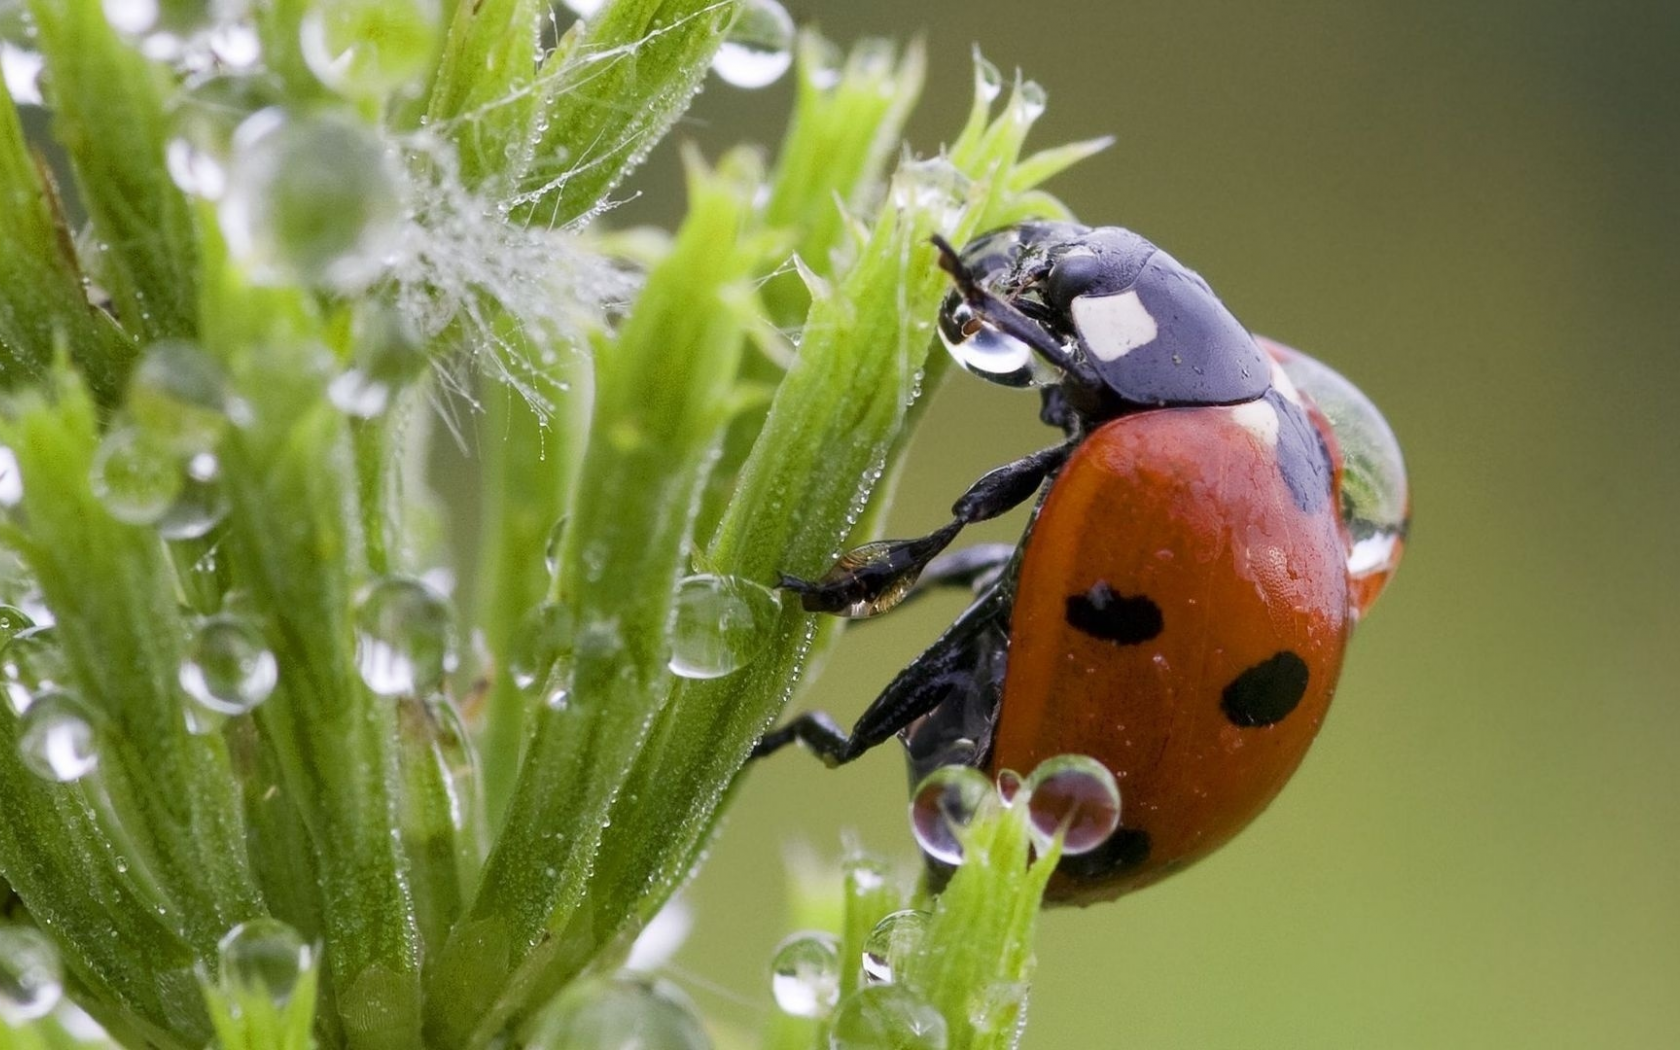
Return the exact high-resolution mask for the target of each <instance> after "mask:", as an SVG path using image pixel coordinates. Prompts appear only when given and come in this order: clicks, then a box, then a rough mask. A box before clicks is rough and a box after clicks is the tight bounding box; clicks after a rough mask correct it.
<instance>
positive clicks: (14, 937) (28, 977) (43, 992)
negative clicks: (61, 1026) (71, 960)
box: [0, 926, 64, 1028]
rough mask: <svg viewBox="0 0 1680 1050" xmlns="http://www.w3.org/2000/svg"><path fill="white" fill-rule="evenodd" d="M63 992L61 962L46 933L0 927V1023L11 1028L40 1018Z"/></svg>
mask: <svg viewBox="0 0 1680 1050" xmlns="http://www.w3.org/2000/svg"><path fill="white" fill-rule="evenodd" d="M63 995H64V969H63V965H62V964H61V963H60V962H59V959H58V951H57V949H55V948H54V947H53V945H52V942H51V941H49V940H47V937H46V934H44V933H42V932H41V931H39V930H36V929H31V928H30V927H28V926H0V1022H4V1023H5V1025H6V1026H7V1027H8V1028H10V1027H14V1026H15V1027H21V1026H23V1025H26V1024H28V1023H29V1022H31V1021H35V1020H39V1019H40V1018H42V1017H45V1016H46V1015H47V1014H49V1013H51V1012H52V1009H53V1007H55V1006H57V1005H58V1001H59V999H60V998H61V997H62V996H63Z"/></svg>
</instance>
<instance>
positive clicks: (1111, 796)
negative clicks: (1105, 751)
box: [1024, 755, 1120, 856]
mask: <svg viewBox="0 0 1680 1050" xmlns="http://www.w3.org/2000/svg"><path fill="white" fill-rule="evenodd" d="M1024 789H1025V790H1026V792H1027V819H1028V820H1029V822H1030V823H1031V827H1032V830H1033V832H1034V836H1035V838H1037V839H1038V841H1039V842H1040V844H1041V845H1043V844H1048V843H1049V842H1050V841H1051V840H1052V839H1054V838H1055V837H1056V835H1057V834H1058V833H1059V834H1061V836H1062V852H1063V853H1066V854H1068V855H1070V856H1076V855H1078V854H1081V853H1089V852H1091V851H1092V850H1094V849H1096V848H1097V847H1098V846H1100V845H1102V844H1103V843H1104V842H1107V841H1108V837H1109V836H1110V835H1112V834H1114V829H1115V828H1117V827H1119V826H1120V788H1119V786H1118V785H1117V784H1116V783H1115V782H1114V774H1113V773H1111V772H1109V770H1108V767H1107V766H1105V765H1103V764H1102V763H1101V762H1098V761H1097V760H1096V759H1094V758H1090V757H1088V756H1086V755H1057V756H1056V757H1054V758H1050V759H1046V760H1045V761H1044V762H1042V763H1040V764H1039V767H1038V768H1037V769H1035V770H1033V772H1032V775H1031V776H1029V777H1028V778H1027V781H1026V784H1025V785H1024Z"/></svg>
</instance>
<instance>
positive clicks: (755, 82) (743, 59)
mask: <svg viewBox="0 0 1680 1050" xmlns="http://www.w3.org/2000/svg"><path fill="white" fill-rule="evenodd" d="M792 64H793V19H792V17H790V16H789V15H788V13H787V9H786V8H784V7H783V6H782V5H781V4H779V3H777V2H776V0H745V2H744V3H743V4H742V5H741V13H740V14H739V15H737V16H736V17H735V21H734V23H733V24H732V25H730V27H729V31H728V32H727V33H726V34H725V35H724V38H723V43H722V45H720V46H719V47H718V50H717V54H716V56H714V57H713V58H712V72H714V73H716V74H717V75H718V79H720V80H722V81H723V82H724V83H726V84H733V85H735V86H736V87H740V88H761V87H766V86H768V85H770V84H774V83H775V82H776V81H777V80H779V79H781V76H782V74H783V73H786V72H787V71H788V67H789V66H791V65H792Z"/></svg>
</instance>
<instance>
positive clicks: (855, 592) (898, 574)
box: [778, 441, 1075, 617]
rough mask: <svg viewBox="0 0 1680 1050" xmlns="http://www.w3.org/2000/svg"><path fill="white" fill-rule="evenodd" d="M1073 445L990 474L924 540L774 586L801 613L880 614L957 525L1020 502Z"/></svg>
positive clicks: (878, 547) (865, 552)
mask: <svg viewBox="0 0 1680 1050" xmlns="http://www.w3.org/2000/svg"><path fill="white" fill-rule="evenodd" d="M1074 444H1075V443H1074V442H1071V441H1070V442H1067V443H1065V444H1061V445H1056V446H1054V447H1052V448H1047V449H1044V450H1042V451H1039V452H1034V453H1033V454H1032V455H1030V456H1023V457H1022V458H1020V459H1018V460H1016V461H1015V462H1013V463H1009V464H1006V465H1004V466H1001V467H999V468H997V469H996V470H994V471H992V472H990V473H989V474H987V475H986V476H985V477H982V478H981V479H980V480H979V481H976V482H975V483H974V484H973V485H971V486H969V489H968V491H967V492H965V493H963V495H962V497H961V498H960V499H958V500H957V502H956V503H955V504H953V505H952V507H951V515H952V518H951V522H950V523H949V524H947V525H945V526H943V527H941V528H939V529H936V530H934V531H933V532H930V533H928V534H927V535H926V536H919V537H917V538H915V539H909V540H881V541H879V542H876V543H866V544H864V545H863V546H861V547H854V548H853V549H851V550H849V551H847V552H846V553H845V554H842V555H841V556H840V558H839V559H838V560H837V561H835V563H834V565H833V566H832V567H830V568H829V570H828V572H827V573H825V574H824V575H823V576H822V578H821V579H817V580H805V579H801V578H799V577H797V576H787V575H783V576H782V578H781V581H780V583H779V584H778V586H780V587H782V588H783V589H784V590H789V591H793V592H794V593H795V594H797V595H799V601H800V604H801V605H802V606H804V608H805V610H806V611H807V612H826V613H835V614H837V615H840V616H850V617H861V616H875V615H877V614H879V613H884V612H886V611H887V610H888V609H891V608H893V607H894V606H896V605H898V604H899V603H900V602H901V601H903V600H904V597H905V596H906V595H907V594H908V593H909V592H910V588H911V586H912V585H913V584H915V582H916V580H917V578H918V577H920V576H921V574H922V571H923V570H924V569H925V568H927V566H928V564H929V563H930V562H932V561H933V560H934V558H935V557H937V556H938V555H939V553H940V552H941V551H943V550H944V549H945V548H946V547H948V546H950V544H951V541H952V540H954V539H956V537H957V533H958V532H961V531H962V529H963V526H965V525H972V524H974V523H975V522H977V521H987V520H989V519H991V518H995V517H997V516H998V515H999V514H1003V513H1005V512H1007V511H1009V510H1012V509H1014V508H1015V507H1018V506H1020V505H1021V504H1022V503H1025V502H1026V501H1027V500H1028V499H1029V498H1031V496H1032V495H1033V493H1035V492H1037V491H1038V488H1039V486H1040V485H1042V484H1043V483H1044V480H1045V479H1046V478H1048V477H1050V476H1051V475H1052V474H1054V473H1055V472H1056V471H1057V470H1059V469H1061V466H1062V464H1063V463H1065V462H1067V458H1068V456H1069V455H1070V454H1071V453H1072V452H1073V448H1074Z"/></svg>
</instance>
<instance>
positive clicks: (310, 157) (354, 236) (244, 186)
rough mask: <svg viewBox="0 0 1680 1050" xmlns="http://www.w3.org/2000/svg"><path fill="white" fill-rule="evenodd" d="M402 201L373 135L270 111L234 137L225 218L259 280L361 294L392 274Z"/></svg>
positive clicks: (341, 123)
mask: <svg viewBox="0 0 1680 1050" xmlns="http://www.w3.org/2000/svg"><path fill="white" fill-rule="evenodd" d="M402 200H403V193H402V184H401V178H400V176H399V174H398V172H397V170H396V168H395V164H394V163H393V161H392V159H391V156H390V154H389V151H388V150H387V149H386V147H385V144H384V143H383V142H382V141H381V140H380V138H379V136H378V135H377V134H376V133H375V132H374V130H373V129H372V128H370V127H367V126H366V125H364V124H361V123H358V122H355V121H353V120H351V119H349V118H346V117H342V116H337V115H334V114H320V115H314V116H305V117H298V118H295V119H294V118H288V117H287V116H286V115H285V114H284V113H282V112H281V111H280V110H277V109H265V110H263V111H262V112H260V113H257V114H256V115H255V116H252V117H251V118H250V119H248V120H246V121H245V122H244V123H243V124H241V125H240V126H239V130H238V131H237V132H236V133H235V134H234V150H233V161H232V166H231V167H230V169H229V171H228V183H227V192H226V193H225V194H224V195H223V197H222V200H221V204H220V205H219V207H218V209H217V217H218V219H219V220H220V222H221V226H222V233H223V234H224V235H225V236H226V238H227V242H228V250H229V252H230V253H232V254H233V256H234V257H235V258H237V259H238V260H239V261H240V262H241V263H243V264H244V265H245V267H246V268H247V270H248V271H249V274H250V277H251V279H252V280H253V281H255V282H257V283H261V284H284V283H289V282H291V281H294V280H295V281H301V282H303V283H306V284H311V285H324V286H328V287H331V288H335V289H337V290H339V291H352V290H355V289H357V288H359V287H363V286H365V285H367V284H369V283H371V282H372V281H373V280H375V279H376V278H377V277H378V276H379V275H380V273H381V272H382V269H383V265H384V258H385V256H386V255H387V253H388V252H389V251H390V249H391V248H392V247H393V245H394V241H395V239H396V236H397V233H398V231H399V228H400V220H401V216H402V208H403V204H402Z"/></svg>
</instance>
